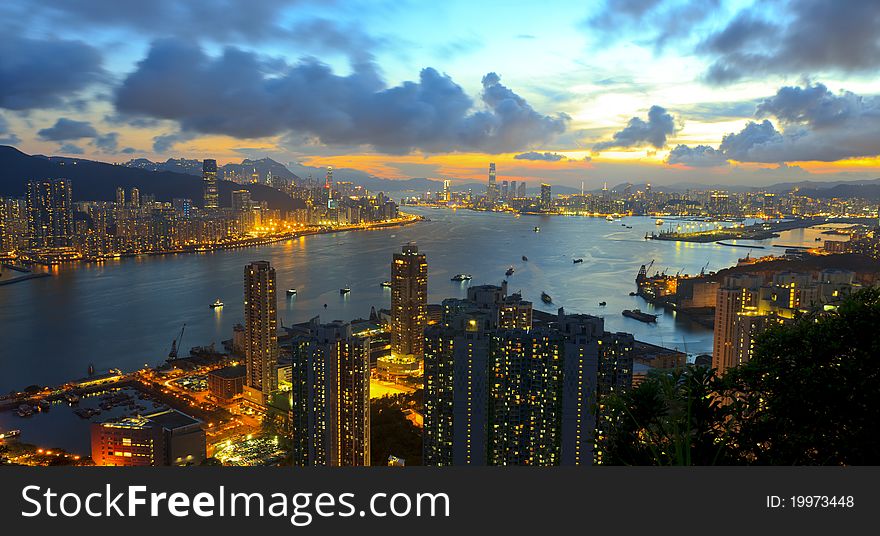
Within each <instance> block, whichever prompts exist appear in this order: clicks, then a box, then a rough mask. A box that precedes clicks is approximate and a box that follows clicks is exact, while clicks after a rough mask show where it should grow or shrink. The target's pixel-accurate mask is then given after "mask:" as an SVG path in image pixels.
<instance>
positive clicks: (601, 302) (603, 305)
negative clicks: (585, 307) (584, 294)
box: [599, 301, 608, 307]
mask: <svg viewBox="0 0 880 536" xmlns="http://www.w3.org/2000/svg"><path fill="white" fill-rule="evenodd" d="M606 305H608V304H607V303H606V302H603V301H600V302H599V307H605V306H606Z"/></svg>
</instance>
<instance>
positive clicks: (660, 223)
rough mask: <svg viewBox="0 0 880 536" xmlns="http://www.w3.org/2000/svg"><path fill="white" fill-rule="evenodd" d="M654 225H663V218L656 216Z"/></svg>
mask: <svg viewBox="0 0 880 536" xmlns="http://www.w3.org/2000/svg"><path fill="white" fill-rule="evenodd" d="M654 225H663V220H662V219H660V218H657V221H655V222H654Z"/></svg>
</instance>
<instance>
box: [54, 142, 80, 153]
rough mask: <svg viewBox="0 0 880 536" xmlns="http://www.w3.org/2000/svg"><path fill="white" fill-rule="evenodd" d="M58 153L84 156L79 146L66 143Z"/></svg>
mask: <svg viewBox="0 0 880 536" xmlns="http://www.w3.org/2000/svg"><path fill="white" fill-rule="evenodd" d="M58 152H59V153H61V154H84V153H85V151H83V149H82V147H80V146H79V145H74V144H73V143H65V144H63V145H61V147H59V148H58Z"/></svg>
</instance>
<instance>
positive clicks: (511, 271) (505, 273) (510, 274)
mask: <svg viewBox="0 0 880 536" xmlns="http://www.w3.org/2000/svg"><path fill="white" fill-rule="evenodd" d="M513 272H514V269H513V266H511V267H510V268H508V269H507V271H506V272H504V275H506V276H507V277H510V276H512V275H513Z"/></svg>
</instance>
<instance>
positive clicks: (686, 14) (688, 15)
mask: <svg viewBox="0 0 880 536" xmlns="http://www.w3.org/2000/svg"><path fill="white" fill-rule="evenodd" d="M719 4H720V0H608V1H607V2H605V6H604V8H603V9H600V10H599V11H598V12H596V13H595V14H593V16H591V17H590V18H588V19H587V20H586V22H585V24H584V25H585V27H586V28H587V29H589V30H591V31H592V32H598V34H599V36H600V38H601V41H602V42H603V43H607V42H609V41H617V40H620V39H624V38H627V39H629V38H631V37H632V35H633V34H635V35H637V40H641V41H646V42H648V43H650V44H652V45H653V46H655V47H656V48H658V49H662V48H663V47H664V46H665V45H666V44H668V43H670V42H671V41H674V40H678V39H683V38H686V37H688V36H689V35H690V34H691V33H693V32H694V31H695V29H696V28H697V27H698V26H699V25H700V24H701V23H702V22H704V21H706V20H707V19H708V18H709V16H710V15H712V14H713V13H714V12H715V10H716V9H717V8H718V6H719Z"/></svg>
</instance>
